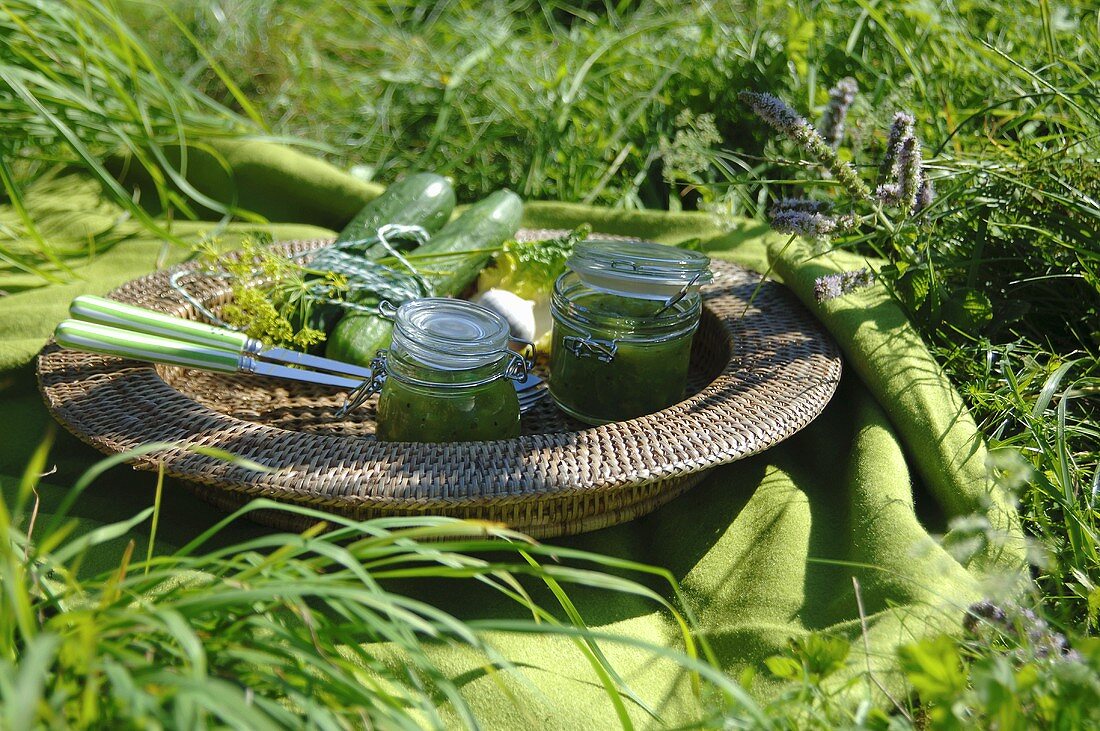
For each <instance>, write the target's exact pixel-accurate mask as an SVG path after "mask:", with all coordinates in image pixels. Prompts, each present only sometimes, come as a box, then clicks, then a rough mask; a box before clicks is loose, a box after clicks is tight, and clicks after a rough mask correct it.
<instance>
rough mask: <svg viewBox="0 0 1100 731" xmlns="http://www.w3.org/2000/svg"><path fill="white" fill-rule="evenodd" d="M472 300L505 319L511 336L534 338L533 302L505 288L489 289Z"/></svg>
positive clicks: (529, 339)
mask: <svg viewBox="0 0 1100 731" xmlns="http://www.w3.org/2000/svg"><path fill="white" fill-rule="evenodd" d="M473 301H474V302H476V303H478V304H479V305H481V306H482V307H488V308H489V309H490V310H492V311H493V312H495V313H497V314H498V315H500V316H502V317H503V318H504V319H505V320H507V321H508V327H509V329H510V330H511V331H512V337H516V338H520V339H522V340H528V341H532V342H533V341H534V340H535V303H534V302H532V301H531V300H525V299H523V298H522V297H520V296H519V295H517V294H514V293H513V292H509V291H508V290H506V289H489V290H486V291H484V292H481V293H479V294H478V295H477V296H476V297H474V298H473Z"/></svg>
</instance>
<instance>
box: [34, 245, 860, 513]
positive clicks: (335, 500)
mask: <svg viewBox="0 0 1100 731" xmlns="http://www.w3.org/2000/svg"><path fill="white" fill-rule="evenodd" d="M598 236H601V237H602V236H603V234H598ZM328 241H331V239H313V240H308V241H292V242H278V243H279V244H281V245H283V246H284V247H294V246H298V247H315V246H321V245H323V244H324V243H326V242H328ZM716 263H717V262H716ZM727 267H729V268H734V269H737V270H740V271H741V272H742V273H747V270H744V269H743V268H741V267H737V266H736V265H733V264H729V263H728V262H722V263H721V264H719V268H727ZM194 268H195V265H194V264H182V265H177V266H174V267H171V268H169V269H166V270H161V271H160V272H155V273H153V274H150V275H146V276H144V277H140V278H137V279H135V280H131V281H130V282H128V283H126V284H124V285H122V286H121V287H119V288H116V289H115V290H113V291H112V292H111V295H114V296H116V297H119V298H123V299H125V298H127V296H128V294H129V290H130V289H132V288H133V287H134V286H135V285H138V284H140V283H148V282H150V281H153V280H157V279H158V278H161V279H166V278H167V277H168V276H169V275H171V274H172V273H174V272H176V271H188V270H194ZM750 276H753V277H757V275H755V274H750ZM757 278H758V277H757ZM718 286H720V282H717V283H716V284H715V285H711V287H709V288H708V290H707V294H708V295H711V292H712V290H713V289H715V288H716V287H718ZM779 286H780V285H777V284H774V283H768V282H766V283H764V285H763V286H762V287H761V290H762V291H763V290H765V289H770V288H776V287H779ZM786 296H787V297H788V298H789V300H790V302H791V304H792V305H793V307H796V308H801V307H802V305H801V303H798V302H797V301H796V300H794V298H793V296H792V295H790V294H789V293H787V294H786ZM162 299H163V300H164V301H162V302H160V304H165V303H171V300H170V299H167V298H163V297H162ZM131 301H133V300H132V298H131ZM145 304H149V303H148V302H146V303H145ZM174 304H175V305H176V308H177V310H186V309H187V308H186V306H185V305H184V304H183V303H181V302H175V303H174ZM192 314H193V313H192ZM805 315H806V317H807V318H808V320H809V321H812V323H813V324H814V325H815V328H814V329H815V330H816V331H817V332H816V336H817V341H818V342H820V343H821V344H822V346H823V357H824V358H825V360H826V361H827V366H828V367H827V369H826V372H825V373H823V374H822V377H821V379H820V381H819V382H818V383H817V384H815V386H811V387H808V388H807V389H805V391H806V392H808V391H810V390H812V389H814V388H815V387H816V389H817V390H818V391H820V393H818V394H817V398H816V400H814V401H813V402H812V403H813V404H814V406H813V407H812V408H810V409H809V410H808V411H806V412H804V413H802V414H800V415H799V416H798V417H797V418H794V419H791V420H789V421H788V422H787V423H786V424H785V425H784V427H783V428H782V429H780V430H778V433H777V434H776V435H775V436H773V437H767V438H764V439H762V440H760V441H759V442H758V443H757V444H755V445H754V446H752V447H751V448H734V447H730V446H728V445H726V446H724V447H723V448H721V449H716V450H714V451H712V452H711V453H709V454H706V455H701V456H687V455H685V456H684V457H682V458H681V459H679V460H677V461H676V462H672V461H668V462H664V463H661V464H659V465H657V466H656V468H645V467H639V466H637V465H633V466H631V467H630V468H629V469H625V470H622V471H620V472H619V473H617V474H614V475H604V476H603V477H602V478H601V477H599V476H596V477H592V476H582V475H575V476H574V479H571V480H559V481H557V482H555V481H553V480H547V479H544V480H542V481H541V483H542V484H538V485H536V486H534V488H533V489H509V490H506V491H485V490H484V489H478V490H470V489H468V488H467V487H464V486H463V485H461V484H459V485H452V486H451V488H452V489H453V488H458V489H457V491H453V492H452V491H447V492H446V493H445V494H434V495H426V494H419V493H416V494H413V495H404V494H400V495H399V494H378V492H377V490H372V491H368V492H362V491H356V492H350V493H349V492H345V493H342V494H339V495H331V494H329V495H326V494H323V493H316V492H314V491H312V490H301V489H295V488H294V487H293V486H291V485H289V484H286V482H285V480H284V481H271V480H256V479H255V477H254V476H255V475H256V474H258V473H255V472H252V471H248V473H249V474H248V476H247V479H244V478H245V477H246V476H245V475H243V474H240V472H241V470H240V468H235V467H229V466H226V465H224V464H222V465H221V467H220V468H218V467H215V468H214V469H209V465H208V464H206V465H205V466H206V467H207V469H205V470H204V469H202V468H201V467H199V468H197V469H196V468H195V467H193V466H192V467H189V466H188V465H189V462H196V463H202V464H205V463H203V460H202V459H198V458H197V456H196V455H195V454H194V453H193V452H190V451H188V450H187V449H186V448H185V447H173V448H172V449H169V450H164V451H158V452H155V453H151V454H148V455H143V456H140V457H136V458H134V459H133V460H130V462H131V464H133V465H134V466H135V467H137V468H139V469H158V468H159V467H160V466H161V465H162V464H163V465H164V468H165V471H166V473H167V474H169V475H171V476H173V477H176V478H179V479H183V480H185V481H188V482H191V483H199V484H203V485H208V486H212V487H216V488H219V489H223V490H229V491H232V492H238V493H246V494H249V495H252V496H256V497H259V496H264V497H271V498H275V499H279V500H285V501H289V502H295V503H304V504H310V505H315V506H316V505H320V506H328V507H340V508H352V509H358V508H363V507H367V508H380V509H387V508H388V509H393V510H431V509H433V508H442V509H446V508H449V507H451V508H453V507H461V506H486V505H500V506H502V507H503V506H506V505H514V504H517V503H525V502H531V501H535V502H538V501H547V502H551V501H557V500H562V499H567V498H569V497H570V496H573V495H576V494H592V493H597V492H615V491H620V490H625V489H629V488H631V487H641V486H644V485H651V484H654V483H661V482H664V481H668V480H675V479H678V478H683V477H685V476H689V475H694V474H695V473H697V472H700V471H703V470H707V469H710V468H712V467H716V466H719V465H721V464H727V463H729V462H733V461H736V460H738V459H742V458H745V457H748V456H751V455H753V454H757V453H759V452H761V451H763V450H764V449H767V448H770V447H771V446H774V445H775V444H777V443H779V442H781V441H783V440H785V439H787V438H789V437H790V436H793V435H794V434H795V433H797V432H798V431H800V430H801V429H802V428H804V427H805V426H807V425H808V424H809V423H811V422H812V421H813V420H814V419H815V418H816V417H817V416H818V415H819V414H820V413H821V411H822V410H823V409H824V407H825V405H826V404H827V403H828V402H829V400H830V399H831V398H832V396H833V395H834V393H835V390H836V387H837V384H838V383H839V379H840V374H841V369H842V366H841V358H840V353H839V349H838V347H837V346H836V343H835V342H834V341H833V340H832V338H831V337H830V336H829V335H828V334H827V332H826V331H825V329H824V326H823V325H822V324H821V323H820V322H819V321H817V320H816V319H815V318H813V317H812V315H809V313H808V312H805ZM51 349H52V350H51ZM58 351H60V348H58V347H57V346H56V345H55V344H53V343H52V341H51V342H50V343H49V344H47V346H46V347H45V348H44V349H43V351H42V352H41V353H40V354H39V356H38V359H37V361H36V366H37V367H36V372H37V376H38V383H39V389H40V392H41V393H42V395H43V398H44V400H45V401H46V404H47V406H48V408H49V410H50V411H51V413H52V414H53V415H54V417H55V418H57V419H58V421H60V422H61V423H62V424H63V425H64V426H65V427H66V428H67V429H68V430H69V431H71V432H72V433H74V434H75V435H76V436H77V437H78V438H80V439H81V440H82V441H84V442H85V443H87V444H89V445H90V446H92V447H94V448H96V449H98V450H99V451H102V452H104V453H107V454H117V453H119V452H122V451H126V450H127V449H130V448H132V446H128V445H126V444H125V442H124V440H119V439H112V438H110V437H109V436H105V435H96V434H92V433H88V432H87V430H86V429H84V428H82V427H81V425H80V424H79V423H76V422H74V421H73V420H70V419H69V418H68V413H69V412H68V411H67V410H66V408H65V404H64V402H63V401H61V400H59V398H58V397H57V394H56V393H55V391H56V385H57V384H50V383H48V382H47V380H48V379H47V378H44V373H43V364H44V363H45V362H46V360H47V359H48V358H49V357H50V356H51V354H52V353H56V352H58ZM66 352H70V353H71V352H72V351H66ZM80 355H81V356H87V358H84V360H85V361H86V362H89V363H92V362H95V361H97V360H100V361H103V360H107V361H110V360H113V361H116V362H117V364H118V365H124V364H127V363H133V362H132V361H122V360H121V359H110V358H106V357H105V356H95V355H93V354H80ZM735 358H736V356H734V358H731V364H732V362H733V360H734V359H735ZM729 369H730V364H727V366H726V368H724V369H723V371H722V372H721V373H720V374H719V376H718V378H716V379H715V380H714V381H712V383H710V384H708V386H706V387H705V388H704V389H703V390H702V391H701V392H700V393H698V394H696V395H694V396H692V397H690V398H689V399H687V400H685V401H682V402H681V403H680V404H677V406H676V407H672V408H673V409H675V408H678V407H681V406H682V405H683V404H686V403H689V402H692V401H703V400H705V399H706V398H709V397H711V396H713V395H714V394H709V395H708V391H710V390H711V389H712V388H713V387H714V384H715V383H717V382H718V381H719V380H722V378H723V376H725V375H727V371H729ZM99 375H102V374H99ZM143 378H144V379H145V381H146V382H147V385H148V386H149V387H152V388H158V386H157V383H159V388H162V389H167V390H169V391H171V392H172V393H173V394H175V395H176V396H177V397H179V398H181V399H184V400H185V401H187V402H188V403H190V404H193V405H195V406H198V407H199V408H200V409H203V410H206V411H208V412H210V413H211V414H213V415H215V417H216V418H220V419H224V420H230V421H233V422H239V423H241V424H244V425H246V426H247V427H253V428H256V429H259V430H264V431H267V432H271V433H278V434H280V435H295V438H308V439H309V440H317V444H318V445H323V444H326V443H334V442H340V441H355V442H367V443H371V444H375V445H379V444H381V445H385V448H384V449H383V451H386V450H389V449H390V448H401V449H398V450H397V451H398V452H399V453H402V452H403V454H402V456H405V457H407V456H408V452H409V451H410V447H409V445H400V444H389V445H386V443H379V442H377V441H374V440H368V439H365V438H364V437H361V436H355V435H353V436H348V437H339V436H337V435H332V434H317V433H309V432H296V431H291V430H287V429H283V428H282V427H279V426H274V425H270V424H256V423H254V422H246V421H243V420H240V419H236V418H235V417H232V416H229V415H227V414H224V413H221V412H218V411H215V410H213V409H210V408H209V407H206V406H203V405H201V404H198V403H197V402H195V401H194V400H192V399H191V398H190V397H189V396H187V395H186V394H184V393H183V392H180V391H177V390H176V389H175V388H173V387H172V386H170V385H169V384H167V383H165V382H164V381H163V380H162V379H161V378H160V376H159V374H158V373H157V371H156V370H155V367H154V366H152V365H149V364H138V366H133V365H128V366H126V367H124V368H115V369H114V375H113V376H111V375H110V371H109V372H108V376H107V381H108V382H111V381H118V380H122V379H137V384H136V385H141V383H140V381H141V380H142V379H143ZM703 410H704V411H705V410H706V407H705V406H704V407H703ZM666 411H669V410H665V411H662V412H657V414H651V415H648V416H645V417H639V418H638V419H632V420H629V421H628V422H616V423H613V424H609V425H603V426H598V427H591V428H587V429H583V430H581V431H579V432H566V433H561V434H549V435H525V436H523V437H520V438H518V439H516V440H505V441H503V442H486V443H478V442H464V443H455V444H450V445H412V448H411V451H414V452H420V453H421V456H422V457H424V458H426V459H429V460H431V459H439V458H441V457H443V456H445V455H446V454H447V453H453V452H456V451H465V452H474V453H478V452H481V453H484V452H485V450H486V449H491V448H492V446H491V445H499V444H508V443H516V442H518V443H520V444H521V445H526V446H527V447H528V448H529V449H547V448H557V449H568V448H569V447H578V445H579V444H580V443H581V442H590V441H591V439H592V438H593V437H595V438H597V439H599V437H608V438H611V439H614V438H619V439H622V440H624V443H625V444H626V445H627V446H628V447H630V446H637V445H636V444H633V443H631V441H630V440H629V439H627V436H628V434H627V433H626V432H623V427H622V426H621V425H623V424H628V425H630V424H634V423H635V422H639V421H643V420H645V421H648V422H656V421H659V420H660V418H661V415H663V414H665V412H666ZM635 425H636V424H635ZM647 426H654V427H655V426H657V424H656V423H653V424H647ZM566 435H568V436H566ZM580 435H586V437H585V439H581V437H580ZM199 436H201V435H197V434H191V435H189V438H188V439H187V440H186V442H185V443H195V442H196V441H198V439H197V437H199ZM167 441H181V440H167ZM486 445H489V446H488V447H487V446H486ZM581 446H583V445H581ZM377 449H378V448H377V447H376V448H375V451H377ZM368 453H369V450H368ZM391 454H392V452H391ZM600 454H601V456H602V455H603V452H601V453H600ZM586 459H587V460H589V461H591V459H592V455H587V457H586ZM359 470H360V471H362V468H361V467H360V468H359ZM280 472H281V473H282V474H283V477H284V478H288V477H289V476H290V475H293V474H294V471H293V470H291V471H290V472H286V471H285V470H283V469H281V468H280V469H277V470H276V472H275V474H278V473H280ZM359 484H360V485H362V483H361V482H360V483H359ZM367 487H368V488H370V487H371V486H370V485H367Z"/></svg>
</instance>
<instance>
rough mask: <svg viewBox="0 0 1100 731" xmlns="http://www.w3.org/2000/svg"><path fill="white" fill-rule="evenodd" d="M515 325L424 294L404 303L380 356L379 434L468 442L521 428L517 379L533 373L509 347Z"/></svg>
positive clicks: (475, 307)
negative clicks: (510, 326) (382, 379)
mask: <svg viewBox="0 0 1100 731" xmlns="http://www.w3.org/2000/svg"><path fill="white" fill-rule="evenodd" d="M508 342H509V334H508V322H507V321H506V320H505V319H504V318H503V317H501V316H500V315H498V314H497V313H495V312H493V311H492V310H489V309H487V308H485V307H482V306H480V305H476V304H473V303H472V302H466V301H464V300H455V299H445V298H425V299H419V300H413V301H412V302H407V303H405V304H404V305H402V306H401V307H400V308H398V310H397V313H396V316H395V321H394V329H393V341H392V343H391V344H390V348H389V350H387V351H383V352H381V353H380V354H379V356H380V357H379V358H378V359H377V367H380V368H382V369H384V371H385V382H384V383H383V385H382V388H381V393H380V394H379V397H378V410H377V429H376V432H375V433H376V435H377V437H378V439H380V440H383V441H391V442H463V441H492V440H497V439H512V438H514V437H517V436H519V433H520V411H519V399H518V397H517V396H516V389H515V387H514V386H513V385H512V382H511V380H510V379H511V378H517V377H522V376H524V375H525V374H526V364H525V361H524V360H523V358H522V357H521V356H519V355H518V354H517V353H514V352H512V351H511V350H509V349H508Z"/></svg>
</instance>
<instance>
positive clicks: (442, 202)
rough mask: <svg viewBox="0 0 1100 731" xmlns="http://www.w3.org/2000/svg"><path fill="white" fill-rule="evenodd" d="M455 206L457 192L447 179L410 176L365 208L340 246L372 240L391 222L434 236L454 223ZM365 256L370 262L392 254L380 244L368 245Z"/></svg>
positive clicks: (338, 239) (342, 235)
mask: <svg viewBox="0 0 1100 731" xmlns="http://www.w3.org/2000/svg"><path fill="white" fill-rule="evenodd" d="M454 207H455V191H454V188H453V187H452V186H451V184H450V183H449V182H448V181H447V179H446V178H444V177H442V176H440V175H435V174H434V173H417V174H416V175H410V176H408V177H406V178H403V179H401V180H399V181H397V182H396V183H394V184H393V185H391V186H390V187H388V188H386V190H385V192H383V193H382V195H380V196H378V197H377V198H375V199H374V200H372V201H371V202H370V203H368V204H367V205H365V206H363V209H362V210H361V211H359V213H357V214H355V218H353V219H352V220H351V223H349V224H348V225H347V226H345V227H344V230H343V231H341V232H340V235H339V236H337V237H336V243H338V244H342V243H346V242H349V241H356V240H359V239H369V238H372V237H373V236H374V235H375V234H376V233H377V232H378V228H379V227H380V226H383V225H385V224H387V223H400V224H405V225H407V226H421V227H423V228H424V229H425V230H427V232H428V233H430V234H434V233H435V232H436V231H438V230H439V229H441V228H443V226H444V225H445V224H446V223H447V221H448V220H450V218H451V211H453V210H454ZM410 243H411V242H410ZM352 250H355V249H354V248H353V249H352ZM362 253H363V255H364V256H365V257H366V258H368V259H381V258H382V257H384V256H387V255H388V252H387V251H386V248H385V247H384V246H382V245H381V244H377V243H376V244H374V245H372V246H369V247H368V246H364V247H363V249H362Z"/></svg>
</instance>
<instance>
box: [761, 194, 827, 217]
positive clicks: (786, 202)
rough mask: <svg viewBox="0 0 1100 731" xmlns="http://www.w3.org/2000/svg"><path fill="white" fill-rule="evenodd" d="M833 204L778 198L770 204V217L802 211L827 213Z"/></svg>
mask: <svg viewBox="0 0 1100 731" xmlns="http://www.w3.org/2000/svg"><path fill="white" fill-rule="evenodd" d="M832 207H833V204H832V203H830V202H829V201H818V200H813V199H812V198H780V199H779V200H777V201H776V202H775V203H773V204H772V207H771V210H770V211H769V213H770V215H772V216H774V215H775V214H777V213H779V212H780V211H804V212H806V213H827V212H828V211H829V209H830V208H832Z"/></svg>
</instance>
